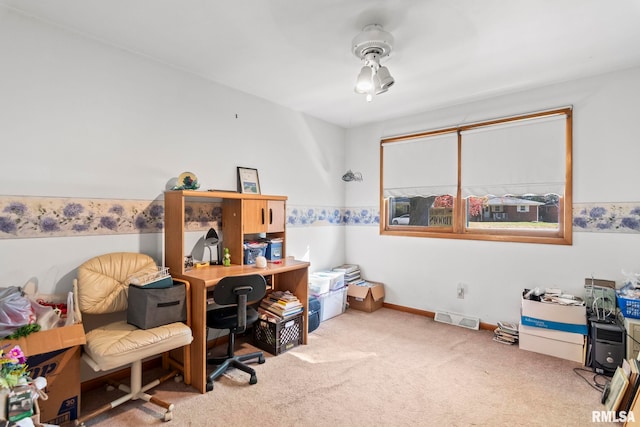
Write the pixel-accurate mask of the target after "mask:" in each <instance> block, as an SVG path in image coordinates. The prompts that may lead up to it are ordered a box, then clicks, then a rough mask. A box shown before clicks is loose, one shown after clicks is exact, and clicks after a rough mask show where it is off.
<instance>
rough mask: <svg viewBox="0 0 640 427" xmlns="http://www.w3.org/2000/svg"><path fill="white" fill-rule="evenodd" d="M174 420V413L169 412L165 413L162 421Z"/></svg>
mask: <svg viewBox="0 0 640 427" xmlns="http://www.w3.org/2000/svg"><path fill="white" fill-rule="evenodd" d="M172 419H173V412H171V411H169V412H165V413H164V417H163V418H162V421H165V422H166V421H171V420H172Z"/></svg>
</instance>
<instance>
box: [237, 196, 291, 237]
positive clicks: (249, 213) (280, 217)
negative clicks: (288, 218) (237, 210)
mask: <svg viewBox="0 0 640 427" xmlns="http://www.w3.org/2000/svg"><path fill="white" fill-rule="evenodd" d="M284 221H285V202H284V200H243V209H242V227H243V233H244V234H254V233H280V232H283V231H284Z"/></svg>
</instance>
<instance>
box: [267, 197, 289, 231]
mask: <svg viewBox="0 0 640 427" xmlns="http://www.w3.org/2000/svg"><path fill="white" fill-rule="evenodd" d="M285 209H286V208H285V202H284V200H268V201H267V233H281V232H284V222H285V217H286V214H285Z"/></svg>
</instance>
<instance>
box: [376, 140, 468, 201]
mask: <svg viewBox="0 0 640 427" xmlns="http://www.w3.org/2000/svg"><path fill="white" fill-rule="evenodd" d="M382 156H383V160H382V161H383V181H382V182H383V186H384V187H383V188H384V192H383V194H384V197H385V198H387V197H418V196H421V197H429V196H440V195H444V194H450V195H453V196H455V195H456V192H457V187H458V176H457V170H458V136H457V134H456V133H447V134H441V135H436V136H427V137H422V138H417V139H411V140H406V141H396V142H385V143H383V144H382Z"/></svg>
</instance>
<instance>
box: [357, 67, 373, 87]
mask: <svg viewBox="0 0 640 427" xmlns="http://www.w3.org/2000/svg"><path fill="white" fill-rule="evenodd" d="M372 74H373V70H372V69H371V67H368V66H366V65H365V66H364V67H362V69H361V70H360V74H358V78H357V80H356V92H357V93H368V92H370V91H371V89H372V88H373V80H372Z"/></svg>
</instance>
